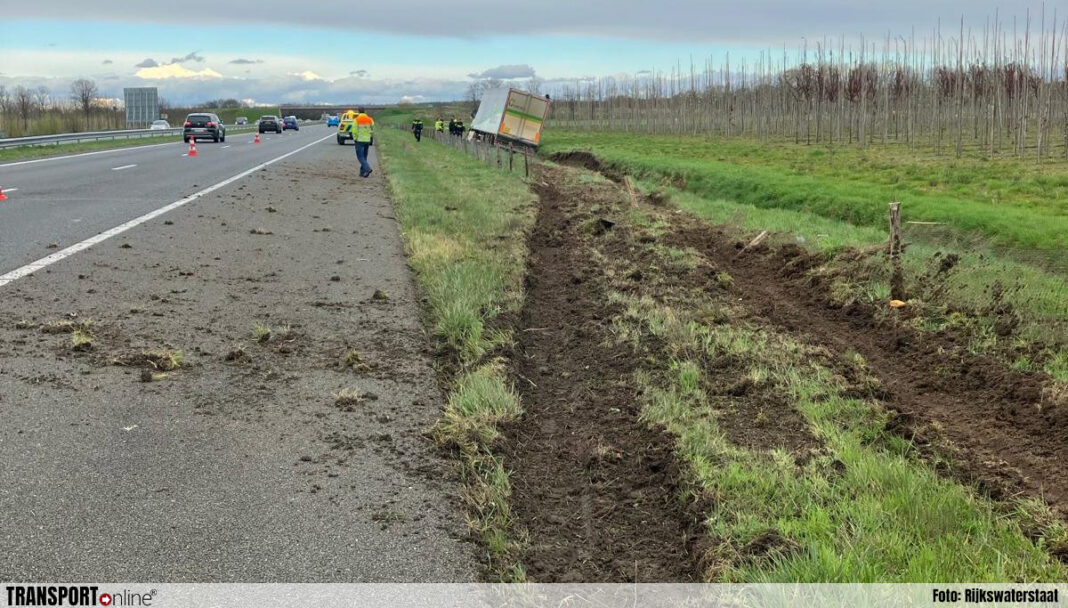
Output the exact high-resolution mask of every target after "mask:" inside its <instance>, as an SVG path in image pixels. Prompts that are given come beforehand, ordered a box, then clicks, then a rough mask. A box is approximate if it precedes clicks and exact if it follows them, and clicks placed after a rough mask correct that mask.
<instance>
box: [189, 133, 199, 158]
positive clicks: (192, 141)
mask: <svg viewBox="0 0 1068 608" xmlns="http://www.w3.org/2000/svg"><path fill="white" fill-rule="evenodd" d="M196 155H197V140H196V138H195V137H190V138H189V156H196Z"/></svg>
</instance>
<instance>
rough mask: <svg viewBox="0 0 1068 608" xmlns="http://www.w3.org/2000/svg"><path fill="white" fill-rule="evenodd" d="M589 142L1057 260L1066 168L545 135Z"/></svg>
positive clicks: (632, 166)
mask: <svg viewBox="0 0 1068 608" xmlns="http://www.w3.org/2000/svg"><path fill="white" fill-rule="evenodd" d="M573 149H588V150H591V151H592V152H593V153H594V154H596V155H597V156H598V157H599V158H600V159H601V160H602V161H605V162H608V163H609V164H611V165H614V166H617V167H619V168H622V169H625V170H626V171H628V172H630V173H632V174H634V175H635V176H638V177H643V176H647V177H653V178H655V179H657V180H659V179H662V178H668V179H669V180H673V181H675V182H676V183H679V184H684V188H683V189H685V190H686V191H688V192H692V193H694V194H697V195H700V196H703V197H706V198H723V199H727V200H730V201H734V202H738V203H744V204H749V205H754V206H756V207H763V208H778V209H793V210H801V211H806V212H809V213H813V214H815V215H819V216H822V217H827V218H830V219H834V220H840V221H843V222H848V223H850V224H854V225H858V226H877V227H882V226H883V225H885V223H886V219H885V218H886V203H888V202H890V201H895V200H900V201H903V202H904V203H905V209H906V215H907V217H906V219H908V220H923V221H933V222H943V223H945V224H946V225H948V226H950V227H952V228H954V229H956V230H957V231H959V232H961V233H963V234H968V233H978V234H980V235H982V237H983V238H984V239H985V240H989V241H991V242H993V243H996V244H998V245H1001V246H1005V247H1011V248H1017V249H1034V250H1040V251H1044V252H1046V254H1047V255H1048V256H1050V257H1055V258H1057V260H1056V261H1059V262H1061V263H1063V262H1064V261H1065V258H1064V257H1063V256H1064V252H1065V251H1066V250H1068V206H1066V204H1065V203H1064V200H1065V195H1066V194H1068V165H1066V164H1065V163H1056V164H1044V165H1042V167H1040V168H1036V167H1035V166H1034V163H1027V162H1026V161H1020V160H1004V161H979V160H968V161H951V160H948V159H944V158H937V157H936V158H923V155H918V154H912V155H911V156H908V155H904V154H902V153H900V152H885V151H884V152H881V153H880V152H878V151H860V150H852V149H834V150H830V149H825V148H820V147H809V146H790V145H786V144H779V145H763V144H760V143H759V142H746V141H720V140H715V139H709V138H703V137H680V136H657V135H653V136H649V135H634V134H626V133H590V132H579V131H563V132H553V133H552V134H551V135H550V136H548V137H547V138H546V143H545V145H544V146H543V151H544V152H545V153H550V154H551V153H552V152H557V151H566V150H573Z"/></svg>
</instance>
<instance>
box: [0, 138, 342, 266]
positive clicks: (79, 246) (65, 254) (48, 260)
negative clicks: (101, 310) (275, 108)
mask: <svg viewBox="0 0 1068 608" xmlns="http://www.w3.org/2000/svg"><path fill="white" fill-rule="evenodd" d="M331 137H333V135H327V136H326V137H324V138H322V139H317V140H315V141H313V142H311V143H310V144H305V145H303V146H301V147H299V148H297V149H296V150H293V151H291V152H286V153H285V154H283V155H281V156H276V157H275V158H272V159H271V160H269V161H267V162H265V163H261V164H258V165H256V166H255V167H253V168H251V169H247V170H245V171H242V172H241V173H238V174H237V175H235V176H233V177H229V178H227V179H224V180H223V181H221V182H219V183H217V184H214V185H212V186H208V187H207V188H204V189H203V190H201V191H200V192H197V193H195V194H190V195H189V196H187V197H185V198H183V199H181V200H177V201H174V202H173V203H171V204H169V205H166V206H163V207H160V208H159V209H156V210H155V211H149V212H148V213H146V214H144V215H142V216H141V217H139V218H136V219H132V220H130V221H128V222H126V223H125V224H120V225H118V226H115V227H114V228H112V229H110V230H105V231H104V232H101V233H100V234H98V235H96V236H94V237H90V238H87V239H85V240H84V241H82V242H80V243H75V244H73V245H71V246H70V247H67V248H66V249H63V250H62V251H57V252H55V253H53V254H52V255H50V256H46V257H43V258H41V259H39V260H37V261H36V262H30V263H29V264H26V265H25V266H23V267H21V268H16V269H15V270H12V271H11V272H8V273H5V274H0V287H3V286H4V285H7V284H8V283H11V282H12V281H17V280H19V279H21V278H23V277H25V276H29V275H31V274H33V273H35V272H37V271H38V270H41V269H42V268H45V267H47V266H51V265H52V264H55V263H56V262H58V261H60V260H62V259H64V258H69V257H70V256H72V255H74V254H76V253H78V252H79V251H83V250H85V249H88V248H90V247H92V246H93V245H96V244H97V243H102V242H104V241H106V240H108V239H110V238H111V237H113V236H118V235H120V234H122V233H123V232H126V231H127V230H129V229H131V228H134V227H136V226H140V225H141V224H144V223H145V222H147V221H149V220H151V219H154V218H157V217H159V216H161V215H163V214H164V213H167V212H169V211H174V210H175V209H177V208H179V207H181V206H183V205H187V204H189V203H191V202H193V201H195V200H197V199H198V198H200V197H202V196H204V195H205V194H210V193H212V192H215V191H216V190H218V189H219V188H222V187H223V186H227V185H229V184H232V183H234V182H236V181H237V180H239V179H241V178H243V177H247V176H249V175H252V174H253V173H255V172H257V171H259V170H260V169H263V168H264V167H267V166H269V165H273V164H274V163H276V162H278V161H280V160H282V159H285V158H289V157H290V156H293V155H294V154H297V153H298V152H303V151H304V150H307V149H308V148H310V147H312V146H314V145H315V144H318V143H321V142H324V141H326V140H327V139H330V138H331Z"/></svg>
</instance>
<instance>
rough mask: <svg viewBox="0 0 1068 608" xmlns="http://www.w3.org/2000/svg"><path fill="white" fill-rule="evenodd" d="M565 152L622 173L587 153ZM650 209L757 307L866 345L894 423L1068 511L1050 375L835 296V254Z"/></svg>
mask: <svg viewBox="0 0 1068 608" xmlns="http://www.w3.org/2000/svg"><path fill="white" fill-rule="evenodd" d="M554 160H556V161H557V162H560V163H562V164H567V165H570V166H575V167H581V168H584V169H588V170H594V171H601V172H602V174H604V175H605V176H606V177H608V178H609V179H612V180H613V181H619V179H620V176H619V175H617V174H615V173H613V174H608V173H605V171H604V167H603V166H602V163H601V162H600V161H599V160H598V159H597V158H596V157H594V156H593V155H591V154H589V153H587V152H581V151H580V152H573V153H570V154H563V155H557V156H556V157H554ZM649 211H651V212H652V213H654V214H658V216H659V217H660V218H661V219H662V220H663V221H664V222H666V223H667V224H669V227H668V228H667V229H666V230H665V231H664V232H665V234H664V236H663V239H662V240H663V243H664V244H665V245H669V246H675V247H680V248H686V247H691V248H693V249H695V250H696V251H698V252H700V253H701V254H703V255H704V256H705V257H706V258H707V259H708V260H709V261H710V262H711V263H712V264H713V265H714V266H715V267H716V268H718V269H722V270H723V271H725V272H727V273H728V274H729V275H730V276H731V277H732V285H731V289H732V290H733V291H734V292H735V295H736V297H737V300H738V302H737V304H738V306H740V307H741V308H742V309H744V310H745V311H746V312H747V313H748V314H749V315H751V316H753V317H755V318H757V319H759V320H763V321H764V322H766V323H767V324H769V325H770V326H773V327H778V328H780V329H782V330H785V331H787V332H791V333H794V334H798V335H799V336H800V338H801V339H802V340H803V341H806V342H808V343H812V344H816V345H821V346H824V347H825V348H827V349H828V350H829V351H830V352H832V353H837V354H839V355H843V354H845V353H848V352H850V351H853V352H857V353H859V354H860V355H861V356H863V357H864V359H865V361H866V362H867V366H868V369H869V373H870V374H871V375H873V376H874V377H876V378H877V379H878V380H879V382H880V387H881V388H880V389H879V390H877V391H875V393H873V394H869V395H867V396H868V397H871V398H878V399H879V400H880V401H882V402H883V403H884V405H885V406H886V407H887V408H888V409H889V410H891V411H893V412H896V416H895V418H894V420H892V422H891V423H890V424H891V426H892V428H891V429H890V430H893V431H895V432H897V433H900V434H902V435H904V436H907V437H909V438H911V439H913V440H915V441H916V442H917V443H918V444H919V445H920V446H921V447H925V448H927V449H928V450H932V451H933V453H936V454H938V455H939V456H941V457H943V458H945V459H947V460H949V462H950V463H951V464H952V466H951V470H949V471H947V473H948V474H950V475H952V476H954V477H958V478H961V479H963V480H964V481H966V482H968V483H973V484H975V485H977V486H978V487H979V489H980V490H981V491H982V492H984V493H986V494H988V495H990V496H991V497H992V498H994V499H1003V498H1008V497H1011V496H1016V495H1020V494H1024V495H1029V496H1034V497H1039V498H1041V499H1043V500H1045V501H1046V502H1047V503H1049V504H1050V505H1051V506H1052V507H1053V508H1054V510H1055V511H1057V512H1058V513H1059V514H1060V516H1061V517H1062V518H1063V517H1068V404H1065V403H1064V400H1063V398H1062V399H1060V400H1058V399H1056V398H1055V397H1053V396H1051V393H1050V391H1049V390H1047V389H1048V387H1049V379H1048V378H1046V377H1045V376H1043V375H1041V374H1037V373H1027V372H1020V371H1015V370H1011V369H1008V368H1006V366H1005V365H1003V364H1002V363H999V362H998V361H996V360H994V359H993V358H990V357H985V356H976V355H972V354H971V353H969V352H968V350H967V339H966V338H965V337H963V336H960V335H956V334H954V333H953V332H951V331H943V332H931V333H919V332H917V331H916V330H914V329H912V328H910V327H908V326H906V325H905V324H904V321H905V320H906V319H905V318H904V316H905V315H908V314H909V312H908V310H907V309H901V310H899V311H897V312H894V313H892V314H891V315H882V314H878V313H880V312H881V311H877V310H876V309H875V308H874V307H873V306H864V305H858V304H852V305H848V306H842V305H840V304H837V303H835V302H834V301H833V299H832V298H831V281H832V279H833V277H830V276H827V275H828V273H827V272H824V268H823V266H824V262H825V260H824V259H823V258H822V257H820V256H818V255H815V254H812V253H810V252H807V251H806V250H804V249H802V248H801V247H799V246H797V245H793V244H791V245H785V246H781V247H776V246H769V245H767V244H762V245H759V246H757V247H754V248H751V249H746V248H745V243H744V242H742V241H740V240H739V235H738V234H737V233H736V231H735V232H732V230H731V229H729V228H727V227H717V226H711V225H709V224H708V223H705V222H702V221H699V220H697V219H695V218H693V217H691V216H688V215H683V214H678V213H675V214H668V213H665V212H664V211H663V210H659V211H657V210H656V209H655V205H653V206H650V209H649ZM743 249H746V250H745V251H743ZM947 259H948V258H947ZM953 263H955V260H953V259H948V261H947V262H945V264H946V265H947V266H948V267H950V268H951V267H952V264H953ZM947 270H948V268H947ZM894 314H896V315H899V316H901V317H902V318H896V317H895V316H892V315H894ZM845 368H847V366H843V373H846V371H845ZM737 439H738V438H737V435H735V434H733V433H732V440H735V441H737Z"/></svg>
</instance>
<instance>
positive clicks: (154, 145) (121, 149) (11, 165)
mask: <svg viewBox="0 0 1068 608" xmlns="http://www.w3.org/2000/svg"><path fill="white" fill-rule="evenodd" d="M174 144H175V142H173V141H172V142H167V143H165V144H150V145H147V146H126V147H125V148H114V149H112V150H97V151H96V152H83V153H81V154H67V155H65V156H49V157H48V158H36V159H34V160H20V161H18V162H17V163H7V164H6V165H0V169H3V168H4V167H18V166H19V165H32V164H33V163H47V162H49V161H53V160H63V159H65V158H78V157H80V156H93V155H94V154H110V153H111V152H122V151H125V150H143V149H145V148H158V147H160V146H173V145H174Z"/></svg>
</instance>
